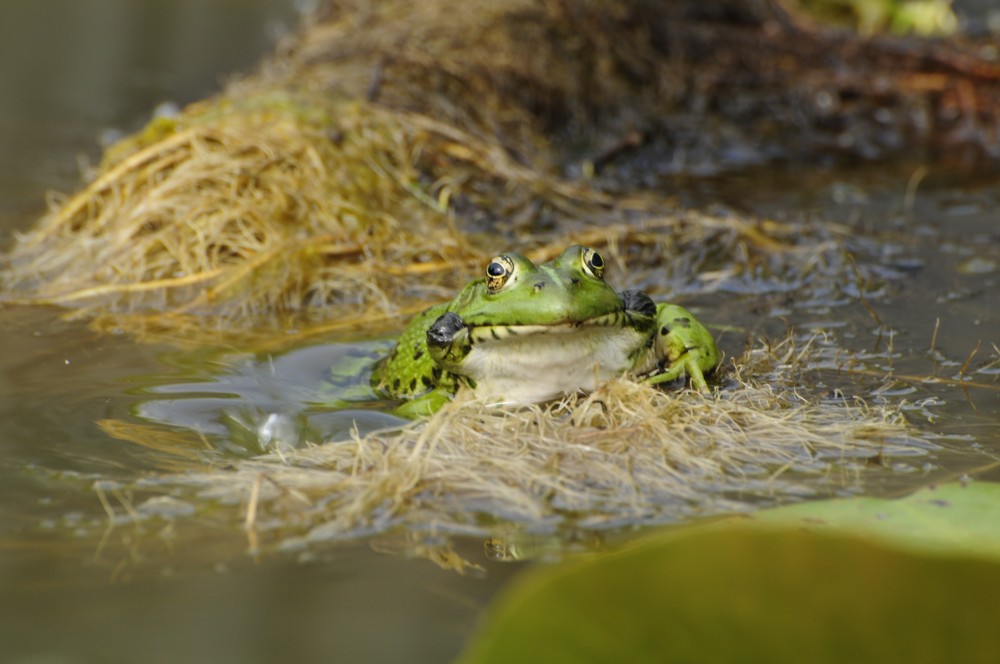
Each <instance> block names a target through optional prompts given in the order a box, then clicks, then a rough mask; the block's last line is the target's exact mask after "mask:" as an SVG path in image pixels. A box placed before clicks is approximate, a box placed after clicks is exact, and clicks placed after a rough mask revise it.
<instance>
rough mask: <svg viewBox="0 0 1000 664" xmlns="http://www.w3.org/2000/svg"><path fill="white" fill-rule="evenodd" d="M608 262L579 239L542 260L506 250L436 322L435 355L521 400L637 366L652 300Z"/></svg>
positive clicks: (482, 384)
mask: <svg viewBox="0 0 1000 664" xmlns="http://www.w3.org/2000/svg"><path fill="white" fill-rule="evenodd" d="M604 267H605V263H604V258H602V257H601V255H600V254H599V253H598V252H597V251H595V250H593V249H589V248H586V247H581V246H576V245H574V246H572V247H569V248H568V249H566V250H565V251H563V252H562V254H560V255H559V257H558V258H556V259H554V260H552V261H550V262H548V263H543V264H541V265H535V264H533V263H532V262H531V261H530V260H528V259H527V258H525V257H524V256H521V255H520V254H515V253H509V254H503V255H500V256H497V257H496V258H494V259H493V260H491V261H490V262H489V264H488V265H487V266H486V276H485V277H483V278H480V279H476V280H475V281H473V282H472V283H470V284H469V285H468V286H466V287H465V289H464V290H463V291H462V292H461V293H459V295H458V297H456V298H455V299H454V300H453V301H452V302H451V304H450V305H449V306H448V310H447V312H446V313H444V314H442V315H440V316H439V317H438V318H437V319H436V320H435V321H434V323H433V324H432V325H431V326H430V327H429V328H428V330H427V348H428V350H429V351H430V355H431V358H432V359H433V360H434V362H435V363H436V364H437V365H438V366H439V367H441V368H442V369H444V370H446V371H448V372H450V373H453V374H455V375H458V376H463V377H465V378H466V379H467V380H468V381H469V382H470V384H472V385H474V386H476V388H477V391H482V392H483V393H485V394H489V395H502V396H503V397H504V398H506V399H511V400H514V401H523V402H532V401H544V400H545V399H550V398H552V397H554V396H556V395H558V394H560V393H562V392H567V391H573V390H576V389H580V388H581V387H583V388H585V389H593V387H594V386H595V385H596V381H597V380H599V379H603V378H607V377H610V376H612V375H617V374H619V373H620V372H622V371H625V370H628V369H629V368H631V367H632V365H633V363H634V358H635V356H636V353H638V352H641V350H642V349H643V348H647V347H649V346H650V342H651V339H652V338H653V336H654V329H655V324H656V323H655V315H656V307H655V305H654V304H653V303H652V301H651V300H650V299H649V297H648V296H646V295H645V294H642V293H639V292H638V291H626V292H625V293H624V294H621V295H620V294H618V293H616V292H615V291H614V289H612V288H611V287H610V286H609V285H608V284H607V283H605V281H604ZM626 296H627V297H626Z"/></svg>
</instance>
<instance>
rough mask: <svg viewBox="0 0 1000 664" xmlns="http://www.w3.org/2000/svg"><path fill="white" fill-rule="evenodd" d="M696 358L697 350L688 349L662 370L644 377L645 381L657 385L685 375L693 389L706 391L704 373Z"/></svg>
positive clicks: (706, 385) (697, 355) (697, 356)
mask: <svg viewBox="0 0 1000 664" xmlns="http://www.w3.org/2000/svg"><path fill="white" fill-rule="evenodd" d="M698 360H699V353H698V352H697V351H688V352H687V353H685V354H684V356H683V357H680V358H677V359H676V360H674V361H673V362H671V363H670V365H669V366H667V368H666V369H665V370H664V371H662V372H660V373H658V374H653V375H652V376H649V377H648V378H646V382H647V383H649V384H650V385H658V384H660V383H669V382H670V381H672V380H677V379H678V378H682V377H687V379H688V382H689V383H690V385H691V387H692V388H693V389H695V390H698V391H699V392H708V391H709V390H708V383H707V382H705V374H704V373H703V372H702V370H701V366H699V362H698Z"/></svg>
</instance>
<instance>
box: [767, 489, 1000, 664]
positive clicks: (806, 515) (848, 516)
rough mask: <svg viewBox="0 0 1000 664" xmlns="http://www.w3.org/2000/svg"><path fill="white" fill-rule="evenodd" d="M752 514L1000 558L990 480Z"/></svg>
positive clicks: (997, 501)
mask: <svg viewBox="0 0 1000 664" xmlns="http://www.w3.org/2000/svg"><path fill="white" fill-rule="evenodd" d="M753 518H754V520H755V521H759V522H761V523H768V524H788V523H791V524H795V525H799V526H802V527H804V528H806V529H808V530H811V531H815V532H820V531H833V532H842V533H852V534H856V535H859V536H862V537H865V538H876V539H878V540H879V541H883V542H886V543H892V544H897V545H902V546H906V547H909V548H915V549H918V550H921V551H928V552H941V553H948V554H963V553H966V554H972V555H981V556H991V557H994V558H997V559H1000V484H994V483H989V482H973V483H970V484H958V483H954V484H943V485H940V486H932V487H928V488H926V489H921V490H920V491H917V492H915V493H913V494H911V495H909V496H907V497H905V498H898V499H892V500H886V499H879V498H848V499H843V500H826V501H817V502H809V503H800V504H797V505H788V506H787V507H779V508H775V509H771V510H764V511H762V512H758V513H757V514H755V515H754V517H753ZM998 629H1000V627H998ZM998 657H1000V654H998Z"/></svg>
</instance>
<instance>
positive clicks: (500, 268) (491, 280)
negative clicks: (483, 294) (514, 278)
mask: <svg viewBox="0 0 1000 664" xmlns="http://www.w3.org/2000/svg"><path fill="white" fill-rule="evenodd" d="M512 274H514V261H512V260H511V259H510V257H509V256H497V257H496V258H494V259H493V260H491V261H490V264H489V265H487V266H486V290H487V291H488V292H490V293H496V292H497V291H499V290H500V289H501V288H503V287H504V284H506V283H507V280H508V279H510V275H512Z"/></svg>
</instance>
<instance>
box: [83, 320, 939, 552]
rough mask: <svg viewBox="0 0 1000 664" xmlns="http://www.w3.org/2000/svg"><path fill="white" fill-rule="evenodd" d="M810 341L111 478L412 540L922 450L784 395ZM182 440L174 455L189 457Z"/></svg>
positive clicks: (568, 522)
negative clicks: (716, 379) (709, 372)
mask: <svg viewBox="0 0 1000 664" xmlns="http://www.w3.org/2000/svg"><path fill="white" fill-rule="evenodd" d="M810 352H811V351H810V346H809V345H806V346H805V347H796V345H795V343H793V342H792V341H791V340H788V341H786V342H784V343H782V344H778V345H774V346H770V347H755V348H753V349H751V350H749V351H748V352H747V353H746V354H745V355H744V356H743V357H741V358H739V359H738V361H737V362H736V363H735V365H734V367H735V368H734V369H733V370H732V373H730V374H729V375H728V378H729V382H728V384H726V385H724V386H723V387H722V388H721V389H720V390H719V391H717V392H716V393H715V394H713V395H710V396H703V395H700V394H697V393H693V392H689V391H683V392H664V391H661V390H658V389H655V388H652V387H649V386H647V385H643V384H638V383H635V382H632V381H628V380H617V381H613V382H611V383H609V384H607V385H606V386H604V387H602V388H600V389H598V390H597V391H595V392H594V393H592V394H590V395H587V396H583V395H576V396H571V397H568V398H566V399H564V400H562V401H560V402H558V403H554V404H549V405H546V406H534V407H524V408H496V407H490V406H488V405H485V404H483V403H479V402H475V401H470V400H469V399H468V398H467V397H465V396H463V395H462V394H460V395H459V397H458V398H457V399H456V400H455V401H454V402H452V403H450V404H448V405H447V406H446V407H445V408H444V409H443V410H441V411H440V412H439V413H437V414H436V415H435V416H434V417H432V418H431V419H429V420H426V421H421V422H417V423H414V424H410V425H407V426H404V427H402V428H400V429H394V430H387V431H381V432H373V433H370V434H368V435H365V436H359V435H354V436H352V437H350V438H348V439H346V440H338V441H332V442H328V443H325V444H322V445H316V446H311V447H306V448H302V449H298V450H286V451H276V452H273V453H270V454H266V455H262V456H258V457H255V458H252V459H247V460H243V461H237V462H234V463H233V464H232V465H229V467H227V468H226V469H218V470H212V469H205V468H204V467H202V468H200V469H198V468H189V470H187V471H178V472H166V473H162V474H160V475H158V476H151V477H147V478H144V479H141V480H138V481H136V482H134V483H132V484H131V485H130V486H128V487H125V488H127V489H129V490H130V491H132V492H137V493H140V494H142V495H147V494H149V493H152V494H154V495H170V496H173V497H174V498H177V499H179V500H183V501H187V502H189V503H190V502H194V504H197V505H200V506H201V507H200V508H199V510H198V511H199V513H200V514H206V513H209V512H211V511H212V509H211V508H210V507H209V506H210V505H216V506H220V505H221V506H225V507H223V508H222V509H224V510H227V511H228V514H229V517H228V518H229V519H230V521H231V523H234V524H235V523H239V522H241V521H244V520H245V523H246V527H247V528H248V529H249V530H250V531H251V532H252V534H253V541H254V542H255V543H256V544H259V545H260V546H261V547H264V548H275V547H278V548H286V549H297V548H300V547H308V546H311V545H313V544H316V543H321V542H330V541H343V540H356V539H360V538H368V537H373V536H375V537H377V538H379V537H387V538H392V537H398V536H399V535H400V534H401V533H407V534H408V537H409V538H410V539H411V540H412V542H414V543H419V544H420V546H424V547H426V546H427V545H428V543H429V542H434V541H438V542H442V541H447V539H448V538H449V537H450V536H456V535H464V536H475V537H490V536H494V535H497V534H498V533H499V534H506V535H510V534H511V533H512V532H515V533H522V534H523V533H527V534H533V535H554V536H557V537H559V536H565V535H567V534H568V533H578V532H590V533H595V532H603V531H608V530H611V531H616V530H621V529H629V528H632V527H635V526H638V525H649V524H655V523H665V522H676V521H680V520H684V519H688V518H691V517H694V516H704V515H712V514H721V513H732V512H742V511H747V510H750V509H753V508H756V507H760V506H762V505H767V504H774V503H778V502H783V501H788V500H799V499H803V498H808V497H817V496H824V495H836V494H843V493H852V492H856V491H860V490H861V489H862V487H863V486H864V484H865V481H866V477H867V475H866V474H867V473H871V472H876V471H877V470H878V469H879V468H882V467H883V465H882V461H883V460H894V461H896V462H898V461H900V460H903V459H906V458H907V457H914V456H922V455H925V454H926V453H927V451H928V449H931V448H933V447H934V445H932V444H930V443H928V442H927V441H924V440H921V439H920V438H919V437H916V436H914V434H913V432H912V431H911V430H910V429H909V428H908V427H907V425H906V424H905V422H904V420H903V418H902V417H901V416H900V415H899V413H898V412H897V411H895V410H893V409H891V408H888V407H870V406H867V405H865V404H864V403H863V402H861V401H853V400H844V399H835V400H830V401H819V402H817V401H816V400H812V399H808V398H803V397H800V396H799V395H798V394H797V392H796V390H795V389H794V388H793V387H791V385H790V384H788V383H789V381H793V380H795V378H794V376H796V375H798V374H799V373H800V372H801V371H802V370H803V369H804V368H805V367H806V366H807V364H808V358H809V356H810ZM103 426H104V427H105V428H106V430H108V431H109V432H111V433H112V434H113V435H117V436H120V437H124V438H128V439H131V440H132V441H133V442H136V443H139V444H143V445H145V446H147V447H150V448H155V449H157V450H158V451H159V452H160V453H167V454H168V455H169V454H170V452H169V449H168V448H165V447H164V446H158V445H157V444H156V438H157V437H156V435H155V432H154V431H153V429H155V428H151V429H150V431H148V432H146V435H145V436H144V435H142V434H141V433H139V432H138V430H137V429H132V430H131V431H127V430H122V429H120V428H119V429H117V430H115V429H114V428H113V427H114V423H110V422H106V423H104V425H103ZM137 434H138V435H137ZM192 444H193V445H195V446H196V445H198V443H197V441H194V442H193V443H192ZM171 446H175V443H171ZM182 452H183V450H180V449H179V450H178V452H177V454H175V455H174V456H177V459H178V460H179V461H183V462H185V463H186V462H191V461H195V462H196V463H197V461H196V460H193V459H191V458H190V455H188V456H185V457H183V458H182V456H183V454H182ZM178 455H181V456H178ZM195 456H198V455H197V454H195ZM871 459H878V460H879V464H878V465H877V467H871ZM198 465H203V464H198ZM440 538H444V539H443V540H442V539H440Z"/></svg>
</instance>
